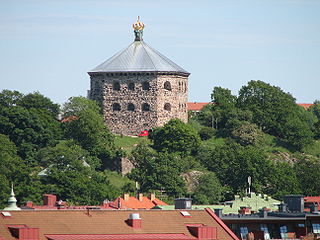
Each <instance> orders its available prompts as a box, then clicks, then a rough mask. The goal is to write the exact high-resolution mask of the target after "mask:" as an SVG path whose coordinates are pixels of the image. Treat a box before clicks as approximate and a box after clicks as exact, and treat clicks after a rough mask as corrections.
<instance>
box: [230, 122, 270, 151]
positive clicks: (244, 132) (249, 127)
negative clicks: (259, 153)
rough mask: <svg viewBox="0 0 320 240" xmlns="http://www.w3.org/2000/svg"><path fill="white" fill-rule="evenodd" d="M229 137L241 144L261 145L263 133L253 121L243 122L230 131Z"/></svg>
mask: <svg viewBox="0 0 320 240" xmlns="http://www.w3.org/2000/svg"><path fill="white" fill-rule="evenodd" d="M231 137H232V138H234V139H235V140H236V142H237V143H239V144H241V145H242V146H247V145H255V146H258V145H261V144H262V143H263V138H264V134H263V132H262V131H261V130H260V129H259V128H258V126H257V125H256V124H254V123H249V122H243V123H242V125H241V126H239V127H238V128H236V129H235V130H233V131H232V133H231Z"/></svg>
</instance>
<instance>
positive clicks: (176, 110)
mask: <svg viewBox="0 0 320 240" xmlns="http://www.w3.org/2000/svg"><path fill="white" fill-rule="evenodd" d="M133 29H134V34H135V40H134V42H133V43H131V44H130V45H129V46H128V47H127V48H125V49H124V50H122V51H120V52H119V53H117V54H115V55H114V56H113V57H111V58H109V59H108V60H107V61H105V62H104V63H102V64H100V65H99V66H97V67H96V68H94V69H93V70H92V71H90V72H88V74H89V75H90V78H91V86H90V92H89V98H90V99H93V100H96V101H98V102H99V103H100V105H101V106H102V109H103V115H104V118H105V123H106V125H107V126H108V127H109V129H110V130H111V131H112V132H113V133H117V134H124V135H137V134H138V133H140V131H142V130H145V129H147V130H148V129H151V128H153V127H157V126H162V125H163V124H165V123H166V122H168V121H169V120H170V119H172V118H179V119H181V120H182V121H184V122H187V120H188V113H187V101H188V76H189V75H190V73H188V72H187V71H185V70H184V69H183V68H181V67H179V66H178V65H177V64H175V63H174V62H172V61H171V60H169V59H168V58H166V57H165V56H163V55H162V54H161V53H159V52H158V51H156V50H154V49H152V48H151V47H150V46H149V45H147V44H146V43H145V42H144V41H143V39H142V36H143V29H144V24H143V23H142V22H140V20H139V18H138V20H137V22H136V23H134V24H133Z"/></svg>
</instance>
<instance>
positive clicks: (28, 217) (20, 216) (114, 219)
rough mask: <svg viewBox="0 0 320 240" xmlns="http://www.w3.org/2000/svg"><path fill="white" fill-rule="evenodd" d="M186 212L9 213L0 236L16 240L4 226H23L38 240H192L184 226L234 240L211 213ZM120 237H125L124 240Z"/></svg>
mask: <svg viewBox="0 0 320 240" xmlns="http://www.w3.org/2000/svg"><path fill="white" fill-rule="evenodd" d="M188 212H189V213H190V215H191V217H190V218H185V217H183V216H182V215H181V213H180V210H90V211H86V210H59V211H57V210H32V211H10V213H11V217H9V218H0V236H1V237H2V238H4V239H6V240H16V238H14V237H13V236H12V235H11V233H10V231H9V229H8V227H7V226H8V225H17V224H19V225H26V228H30V229H39V240H47V237H49V239H50V238H51V239H53V240H60V239H68V240H76V239H77V240H78V239H79V240H80V239H81V240H84V239H86V240H89V239H90V240H102V239H104V238H94V237H99V235H100V236H103V235H104V236H103V237H106V235H108V236H107V238H105V239H116V238H113V237H114V236H115V235H118V236H119V238H118V239H129V238H130V237H129V236H130V235H131V239H132V238H134V239H139V237H141V238H140V239H145V240H147V239H150V240H151V239H186V238H185V237H184V236H187V237H188V239H196V238H195V237H194V236H193V235H192V234H191V232H190V231H189V229H188V227H187V225H191V224H203V225H204V226H210V227H215V228H216V229H217V237H218V239H219V240H238V238H237V237H236V236H235V235H234V234H233V233H232V232H231V231H230V229H228V228H227V227H226V226H225V225H224V224H223V223H222V222H221V220H220V219H219V218H217V217H216V216H215V215H214V213H213V212H212V211H211V210H206V211H203V210H188ZM131 213H139V216H140V218H141V221H142V227H141V228H139V229H136V228H133V227H131V226H129V225H128V224H127V221H126V220H127V219H128V218H129V215H130V214H131ZM168 234H169V235H168ZM62 235H64V236H63V237H64V238H62ZM120 235H127V238H126V237H125V236H120ZM46 236H47V237H46ZM59 237H61V238H59ZM66 237H67V238H66ZM81 237H82V238H81ZM83 237H87V238H83ZM89 237H91V238H89ZM148 237H150V238H148ZM151 237H154V238H151ZM166 237H167V238H166Z"/></svg>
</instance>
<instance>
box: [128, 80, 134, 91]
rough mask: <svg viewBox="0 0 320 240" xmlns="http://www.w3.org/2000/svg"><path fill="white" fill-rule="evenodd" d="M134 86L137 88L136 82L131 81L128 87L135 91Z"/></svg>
mask: <svg viewBox="0 0 320 240" xmlns="http://www.w3.org/2000/svg"><path fill="white" fill-rule="evenodd" d="M134 88H135V86H134V83H133V82H131V83H129V84H128V89H129V90H131V91H133V90H134Z"/></svg>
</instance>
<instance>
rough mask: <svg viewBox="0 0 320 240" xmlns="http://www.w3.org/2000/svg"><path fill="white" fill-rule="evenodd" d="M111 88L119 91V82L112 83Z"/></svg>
mask: <svg viewBox="0 0 320 240" xmlns="http://www.w3.org/2000/svg"><path fill="white" fill-rule="evenodd" d="M113 90H116V91H120V83H119V82H114V83H113Z"/></svg>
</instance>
